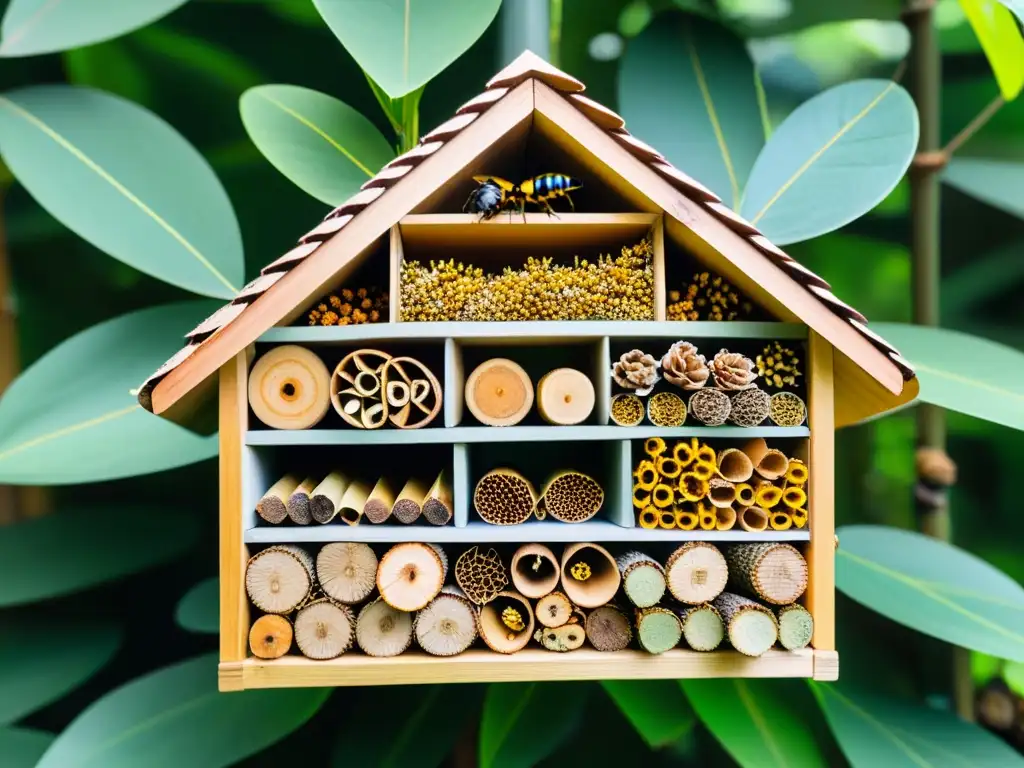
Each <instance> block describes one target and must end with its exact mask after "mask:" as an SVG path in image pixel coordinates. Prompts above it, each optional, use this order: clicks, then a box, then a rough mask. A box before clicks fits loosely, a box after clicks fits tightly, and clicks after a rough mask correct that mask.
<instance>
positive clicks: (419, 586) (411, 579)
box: [377, 541, 448, 611]
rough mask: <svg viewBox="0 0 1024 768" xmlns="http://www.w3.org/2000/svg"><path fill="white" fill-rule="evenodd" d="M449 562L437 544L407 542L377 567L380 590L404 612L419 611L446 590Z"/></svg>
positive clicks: (389, 551)
mask: <svg viewBox="0 0 1024 768" xmlns="http://www.w3.org/2000/svg"><path fill="white" fill-rule="evenodd" d="M447 574H448V558H447V556H446V555H445V553H444V550H442V549H441V548H440V547H438V546H436V545H434V544H422V543H419V542H413V541H409V542H405V543H402V544H395V545H394V546H393V547H391V549H389V550H388V551H387V552H385V553H384V556H383V557H381V559H380V564H379V565H378V566H377V590H378V591H379V592H380V596H381V597H382V598H384V602H386V603H387V604H388V605H390V606H391V607H392V608H397V609H398V610H400V611H418V610H420V609H421V608H423V607H424V606H426V605H427V603H429V602H430V601H431V600H433V599H434V598H435V597H436V596H437V594H438V593H439V592H440V591H441V587H442V586H444V580H445V577H446V576H447Z"/></svg>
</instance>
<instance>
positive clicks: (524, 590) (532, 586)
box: [512, 544, 559, 600]
mask: <svg viewBox="0 0 1024 768" xmlns="http://www.w3.org/2000/svg"><path fill="white" fill-rule="evenodd" d="M558 568H559V566H558V560H556V559H555V553H554V552H552V551H551V550H550V549H548V548H547V547H545V546H544V545H543V544H524V545H523V546H521V547H520V548H519V549H517V550H516V552H515V554H514V555H512V584H513V585H514V586H515V588H516V589H517V590H518V591H519V593H520V594H521V595H523V596H524V597H528V598H530V599H531V600H536V599H538V598H541V597H544V595H546V594H548V593H549V592H552V591H553V590H554V589H555V587H557V586H558V576H559V570H558Z"/></svg>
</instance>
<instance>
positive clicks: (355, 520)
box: [338, 480, 370, 525]
mask: <svg viewBox="0 0 1024 768" xmlns="http://www.w3.org/2000/svg"><path fill="white" fill-rule="evenodd" d="M369 496H370V488H369V486H367V485H366V483H364V482H363V481H361V480H353V481H352V482H351V483H349V486H348V488H346V489H345V494H344V495H343V496H342V497H341V501H340V502H339V503H338V516H339V517H340V518H341V520H342V522H343V523H348V524H349V525H359V521H360V520H362V519H363V507H365V506H366V500H367V499H368V498H369Z"/></svg>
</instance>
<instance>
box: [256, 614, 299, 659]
mask: <svg viewBox="0 0 1024 768" xmlns="http://www.w3.org/2000/svg"><path fill="white" fill-rule="evenodd" d="M291 647H292V624H291V622H290V621H288V619H286V618H285V617H284V616H278V615H276V614H273V613H268V614H265V615H263V616H260V617H259V618H258V619H256V621H254V622H253V623H252V627H250V628H249V650H250V651H252V655H253V656H255V657H256V658H258V659H279V658H281V657H282V656H284V655H285V654H286V653H288V651H289V649H290V648H291Z"/></svg>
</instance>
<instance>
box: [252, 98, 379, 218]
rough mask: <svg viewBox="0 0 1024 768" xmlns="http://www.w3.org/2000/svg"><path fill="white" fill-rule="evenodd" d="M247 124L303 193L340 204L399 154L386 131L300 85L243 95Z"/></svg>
mask: <svg viewBox="0 0 1024 768" xmlns="http://www.w3.org/2000/svg"><path fill="white" fill-rule="evenodd" d="M239 106H240V108H241V112H242V122H243V123H244V124H245V130H246V131H248V133H249V137H250V138H251V139H252V141H253V143H254V144H255V145H256V146H257V147H258V148H259V150H260V152H262V153H263V154H264V156H265V157H266V158H267V160H269V161H270V162H271V164H272V165H273V166H274V167H275V168H277V170H279V171H280V172H281V173H283V174H284V175H285V176H287V177H288V179H289V180H290V181H292V182H293V183H294V184H296V185H297V186H298V187H299V188H301V189H302V190H303V191H304V192H306V193H308V194H310V195H312V196H313V197H315V198H316V199H317V200H320V201H322V202H324V203H327V204H328V205H338V204H339V203H342V202H344V201H345V200H347V199H348V198H349V197H351V196H352V195H354V194H355V193H356V192H358V191H359V187H360V185H361V184H363V183H364V182H365V181H367V180H368V179H369V178H370V177H371V176H373V175H374V174H375V173H377V171H379V170H380V168H381V166H382V165H384V164H385V163H387V162H388V161H389V160H391V159H392V158H393V157H394V156H395V153H394V151H393V150H392V149H391V147H390V146H389V145H388V142H387V139H385V138H384V137H383V136H382V135H381V132H380V131H378V130H377V128H376V127H375V126H374V125H373V123H371V122H370V121H369V120H367V119H366V118H365V117H363V116H362V115H361V114H360V113H359V112H357V111H356V110H354V109H352V107H350V106H348V105H347V104H345V103H343V102H341V101H338V100H337V99H335V98H333V97H331V96H327V95H326V94H323V93H319V92H318V91H313V90H310V89H309V88H300V87H299V86H297V85H261V86H257V87H256V88H250V89H249V90H248V91H246V92H245V93H243V94H242V98H241V100H240V102H239Z"/></svg>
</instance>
